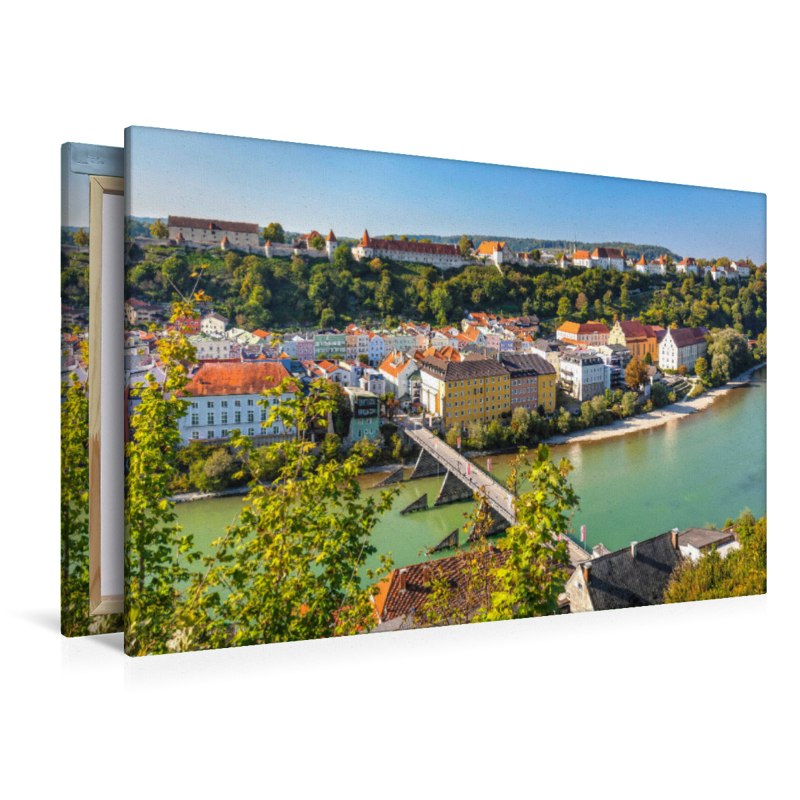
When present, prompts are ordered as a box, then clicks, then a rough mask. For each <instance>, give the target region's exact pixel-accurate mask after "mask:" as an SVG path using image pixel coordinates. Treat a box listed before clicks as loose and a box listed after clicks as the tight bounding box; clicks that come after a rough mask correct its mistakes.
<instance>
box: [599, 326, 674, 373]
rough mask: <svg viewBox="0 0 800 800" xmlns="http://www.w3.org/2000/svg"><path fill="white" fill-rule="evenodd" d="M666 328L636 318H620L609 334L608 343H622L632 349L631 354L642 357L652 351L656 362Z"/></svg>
mask: <svg viewBox="0 0 800 800" xmlns="http://www.w3.org/2000/svg"><path fill="white" fill-rule="evenodd" d="M664 334H665V330H664V328H662V327H661V326H660V325H642V323H641V322H639V321H638V320H636V319H629V320H619V321H617V322H615V323H614V327H613V328H612V329H611V332H610V333H609V335H608V344H621V345H624V346H625V347H627V348H628V349H629V350H630V351H631V356H633V357H634V358H637V357H638V358H640V359H641V360H642V361H644V357H645V356H646V355H647V354H648V353H650V358H651V359H652V360H653V362H654V363H656V362H657V361H658V345H659V342H660V341H661V339H663V338H664Z"/></svg>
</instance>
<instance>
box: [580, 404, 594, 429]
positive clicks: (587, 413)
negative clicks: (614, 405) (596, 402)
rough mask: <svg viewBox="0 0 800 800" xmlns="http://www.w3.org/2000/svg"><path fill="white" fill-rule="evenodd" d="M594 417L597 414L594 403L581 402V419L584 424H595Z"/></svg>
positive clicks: (587, 425) (588, 426)
mask: <svg viewBox="0 0 800 800" xmlns="http://www.w3.org/2000/svg"><path fill="white" fill-rule="evenodd" d="M594 418H595V414H594V408H593V407H592V404H591V403H590V402H589V401H587V402H585V403H581V420H582V421H583V424H584V425H585V426H586V427H587V428H590V427H591V426H592V425H593V424H594Z"/></svg>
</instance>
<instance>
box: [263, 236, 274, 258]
mask: <svg viewBox="0 0 800 800" xmlns="http://www.w3.org/2000/svg"><path fill="white" fill-rule="evenodd" d="M264 255H265V256H266V257H267V258H272V242H271V241H270V240H269V239H267V241H266V242H265V244H264Z"/></svg>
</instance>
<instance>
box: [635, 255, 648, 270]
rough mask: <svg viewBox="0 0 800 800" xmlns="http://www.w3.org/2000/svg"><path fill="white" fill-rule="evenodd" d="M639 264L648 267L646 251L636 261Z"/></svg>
mask: <svg viewBox="0 0 800 800" xmlns="http://www.w3.org/2000/svg"><path fill="white" fill-rule="evenodd" d="M636 264H637V266H640V267H646V266H647V261H646V260H645V257H644V253H642V257H641V258H640V259H639V260H638V261H637V262H636Z"/></svg>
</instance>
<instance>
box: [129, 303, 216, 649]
mask: <svg viewBox="0 0 800 800" xmlns="http://www.w3.org/2000/svg"><path fill="white" fill-rule="evenodd" d="M204 298H205V296H204V295H202V294H200V295H197V296H196V299H204ZM190 318H194V319H196V318H197V314H196V313H195V311H194V309H193V307H192V304H191V303H187V302H184V301H181V302H178V303H175V304H174V305H173V311H172V316H171V318H170V321H171V322H173V323H174V322H176V321H177V320H178V319H190ZM159 355H160V358H161V360H162V363H163V364H164V371H165V376H166V377H165V380H164V384H163V386H161V385H159V384H158V383H156V381H155V379H154V378H153V376H152V375H148V376H147V381H146V382H145V383H140V384H137V385H136V386H134V387H133V389H132V390H131V395H132V396H134V397H136V398H138V399H139V403H138V405H137V406H136V410H135V411H134V413H133V415H132V416H131V431H132V437H131V441H130V442H129V443H128V445H127V447H126V455H127V458H128V463H129V467H128V473H127V476H126V501H125V651H126V652H127V653H128V654H129V655H149V654H153V653H164V652H167V651H168V650H170V649H172V647H171V646H170V645H169V641H170V640H171V639H172V638H173V635H174V633H175V632H176V631H178V630H181V629H183V628H184V627H185V623H184V622H182V620H181V615H182V611H183V609H182V606H181V603H180V599H179V594H178V591H177V588H176V587H177V586H179V585H181V584H182V583H186V582H188V581H189V579H190V577H191V570H190V568H189V565H190V564H191V563H192V562H193V561H196V560H197V559H198V558H199V557H200V556H199V553H197V552H195V551H194V550H193V539H192V537H191V536H190V535H182V531H181V526H180V525H178V524H177V523H176V521H175V520H176V516H175V512H174V504H173V503H170V502H169V501H168V500H167V498H168V497H169V486H170V484H171V482H172V480H173V478H174V477H175V474H176V468H175V462H176V454H177V451H178V448H179V447H180V444H181V434H180V432H179V430H178V420H179V419H180V418H181V417H183V416H184V415H185V414H186V411H187V408H188V405H189V401H188V400H187V399H186V397H185V396H184V395H183V392H184V389H185V388H186V384H187V382H188V369H189V366H190V365H191V364H193V363H196V362H197V360H196V358H195V354H194V348H193V347H192V345H191V344H189V342H188V340H187V339H186V337H185V336H184V335H183V334H182V333H181V332H180V331H179V330H177V329H173V330H172V331H170V332H169V333H168V334H167V335H166V336H165V337H164V338H163V339H161V340H160V341H159ZM178 649H180V648H178Z"/></svg>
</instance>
